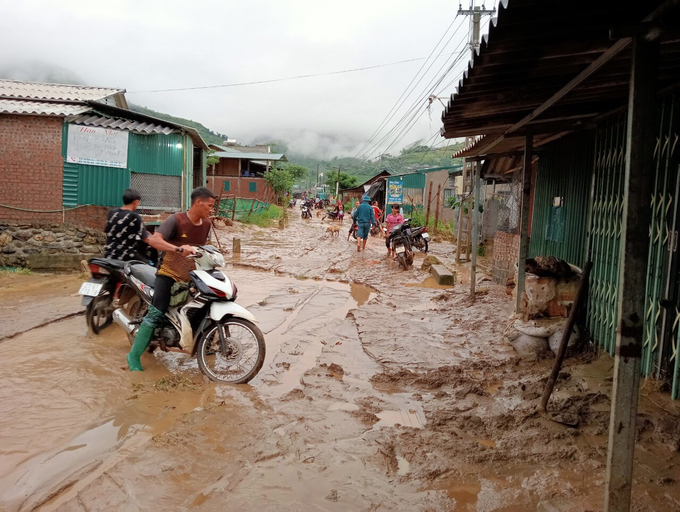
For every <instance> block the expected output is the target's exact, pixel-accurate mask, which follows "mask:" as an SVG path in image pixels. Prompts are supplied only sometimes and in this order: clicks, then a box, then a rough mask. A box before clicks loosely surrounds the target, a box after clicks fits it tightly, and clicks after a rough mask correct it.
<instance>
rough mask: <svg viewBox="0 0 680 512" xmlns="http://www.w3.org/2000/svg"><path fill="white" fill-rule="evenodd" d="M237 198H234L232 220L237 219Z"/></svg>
mask: <svg viewBox="0 0 680 512" xmlns="http://www.w3.org/2000/svg"><path fill="white" fill-rule="evenodd" d="M237 202H238V201H237V198H236V196H234V208H233V209H232V210H231V220H235V219H236V203H237Z"/></svg>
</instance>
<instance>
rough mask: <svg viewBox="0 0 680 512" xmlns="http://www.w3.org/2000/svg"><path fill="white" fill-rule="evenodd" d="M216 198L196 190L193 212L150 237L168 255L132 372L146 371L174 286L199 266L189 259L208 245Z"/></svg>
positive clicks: (132, 356) (139, 338)
mask: <svg viewBox="0 0 680 512" xmlns="http://www.w3.org/2000/svg"><path fill="white" fill-rule="evenodd" d="M215 199H216V196H215V194H213V193H212V192H211V191H210V190H209V189H207V188H206V187H198V188H195V189H194V190H193V191H192V192H191V207H190V208H189V210H188V211H186V212H182V213H175V214H174V215H172V216H171V217H168V218H167V219H166V220H165V221H164V222H163V224H161V225H160V227H159V228H158V229H157V230H156V232H155V233H154V235H153V236H152V237H150V240H149V242H148V243H149V245H151V246H152V247H154V248H155V249H158V250H159V251H165V256H164V257H163V263H162V265H161V267H160V268H159V269H158V272H157V274H156V281H155V284H154V294H153V301H152V303H151V305H150V306H149V310H148V312H147V314H146V315H145V316H144V319H143V320H142V324H141V325H140V326H139V330H138V331H137V335H136V336H135V341H134V343H133V344H132V348H130V352H129V353H128V355H127V362H128V367H129V368H130V371H143V368H142V363H141V361H140V357H141V355H142V354H143V353H144V351H145V350H146V347H148V346H149V343H150V342H151V338H152V336H153V332H154V329H155V328H156V327H160V326H161V325H163V322H164V321H165V314H166V313H167V311H168V308H169V306H170V299H171V292H172V287H173V286H174V285H175V283H177V282H182V283H186V282H188V281H189V272H190V271H191V270H193V269H194V267H195V264H194V262H193V261H192V260H190V259H187V256H190V255H192V254H195V252H196V251H195V249H194V247H197V246H200V245H204V244H205V243H206V241H207V239H208V233H209V231H210V226H211V224H210V214H211V212H212V210H213V207H214V205H215Z"/></svg>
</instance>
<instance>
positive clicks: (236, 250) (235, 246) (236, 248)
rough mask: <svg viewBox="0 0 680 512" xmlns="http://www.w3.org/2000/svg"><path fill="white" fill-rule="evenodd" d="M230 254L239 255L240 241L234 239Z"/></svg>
mask: <svg viewBox="0 0 680 512" xmlns="http://www.w3.org/2000/svg"><path fill="white" fill-rule="evenodd" d="M231 252H233V253H234V254H241V239H240V238H236V237H234V239H233V240H232V243H231Z"/></svg>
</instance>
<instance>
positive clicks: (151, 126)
mask: <svg viewBox="0 0 680 512" xmlns="http://www.w3.org/2000/svg"><path fill="white" fill-rule="evenodd" d="M66 122H68V123H73V124H82V125H86V126H100V127H102V128H115V129H116V130H126V131H130V132H135V133H143V134H147V135H148V134H151V133H159V134H163V135H168V134H170V133H179V130H177V129H176V128H173V127H170V126H163V125H160V124H155V123H147V122H143V121H132V120H129V119H121V118H114V117H102V116H99V115H93V114H81V115H76V116H69V117H67V118H66Z"/></svg>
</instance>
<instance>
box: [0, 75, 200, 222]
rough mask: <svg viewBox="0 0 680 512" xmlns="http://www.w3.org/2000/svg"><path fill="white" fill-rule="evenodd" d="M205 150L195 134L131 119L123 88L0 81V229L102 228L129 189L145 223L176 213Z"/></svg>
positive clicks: (185, 203) (136, 116) (137, 115)
mask: <svg viewBox="0 0 680 512" xmlns="http://www.w3.org/2000/svg"><path fill="white" fill-rule="evenodd" d="M207 150H208V146H207V145H206V143H205V141H203V139H202V138H201V137H200V135H199V134H198V133H197V132H196V131H195V130H194V129H192V128H189V127H185V126H181V125H178V124H175V123H171V122H168V121H164V120H160V119H156V118H153V117H150V116H147V115H144V114H140V113H137V112H132V111H130V110H128V105H127V101H126V99H125V90H124V89H113V88H98V87H87V86H74V85H60V84H39V83H30V82H19V81H14V80H0V176H2V179H3V186H2V187H0V222H2V221H4V222H32V223H40V222H48V223H61V222H68V223H72V224H82V225H88V226H90V227H96V228H100V229H101V228H102V227H103V225H104V222H105V219H106V212H107V210H108V209H109V208H111V207H114V206H119V205H120V203H121V196H122V193H123V191H124V190H125V189H126V188H129V187H132V188H136V189H138V190H140V192H141V193H142V204H141V213H143V214H147V215H153V216H158V217H159V218H160V217H162V216H164V215H167V214H169V213H171V212H175V211H181V210H183V209H186V208H187V207H188V205H189V196H190V194H191V190H192V189H193V188H194V187H196V186H200V185H205V183H206V176H205V168H206V154H207Z"/></svg>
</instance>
